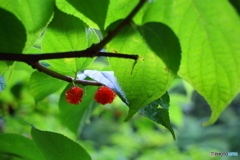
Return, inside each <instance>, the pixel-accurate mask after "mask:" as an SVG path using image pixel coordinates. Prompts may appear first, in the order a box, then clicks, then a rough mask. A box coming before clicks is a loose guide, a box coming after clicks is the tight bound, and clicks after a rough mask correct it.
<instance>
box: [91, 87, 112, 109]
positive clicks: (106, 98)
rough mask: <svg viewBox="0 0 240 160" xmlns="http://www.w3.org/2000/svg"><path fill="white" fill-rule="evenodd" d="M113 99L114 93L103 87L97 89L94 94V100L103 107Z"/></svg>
mask: <svg viewBox="0 0 240 160" xmlns="http://www.w3.org/2000/svg"><path fill="white" fill-rule="evenodd" d="M115 97H116V93H115V92H113V91H112V90H111V89H110V88H108V87H106V86H103V87H100V88H98V90H97V92H96V93H95V96H94V100H95V101H96V102H98V103H101V104H103V105H104V104H107V103H112V102H113V100H114V98H115Z"/></svg>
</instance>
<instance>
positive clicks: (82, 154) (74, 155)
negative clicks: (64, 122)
mask: <svg viewBox="0 0 240 160" xmlns="http://www.w3.org/2000/svg"><path fill="white" fill-rule="evenodd" d="M31 134H32V137H33V141H34V143H35V144H36V146H37V147H38V149H39V151H40V152H41V153H42V155H43V156H44V157H45V159H46V160H68V159H69V160H79V159H80V160H91V157H90V155H89V154H88V153H87V152H86V150H85V149H84V148H82V147H81V146H80V145H79V144H78V143H76V142H74V141H72V140H71V139H69V138H67V137H65V136H64V135H61V134H58V133H54V132H48V131H41V130H38V129H36V128H34V127H32V130H31Z"/></svg>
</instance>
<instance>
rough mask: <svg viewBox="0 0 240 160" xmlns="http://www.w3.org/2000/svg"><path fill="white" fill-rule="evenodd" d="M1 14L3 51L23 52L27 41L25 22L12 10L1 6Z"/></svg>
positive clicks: (0, 38)
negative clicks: (9, 10)
mask: <svg viewBox="0 0 240 160" xmlns="http://www.w3.org/2000/svg"><path fill="white" fill-rule="evenodd" d="M0 15H1V16H0V24H1V25H0V35H1V36H0V42H1V43H0V49H1V52H3V53H22V50H23V48H24V46H25V42H26V31H25V28H24V26H23V24H22V23H21V21H19V20H18V19H17V17H15V16H14V15H13V14H12V13H11V12H8V11H6V10H4V9H2V8H0ZM13 37H14V38H13Z"/></svg>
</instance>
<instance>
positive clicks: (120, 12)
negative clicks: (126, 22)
mask: <svg viewBox="0 0 240 160" xmlns="http://www.w3.org/2000/svg"><path fill="white" fill-rule="evenodd" d="M138 3H139V0H124V1H123V0H111V1H110V4H109V8H108V12H107V18H106V22H105V28H106V27H107V26H108V25H110V24H111V23H113V22H115V21H116V20H118V19H124V18H126V17H127V16H128V15H129V13H130V12H131V11H132V10H133V8H134V7H136V5H137V4H138ZM146 8H147V5H146V4H145V5H144V6H143V7H142V8H141V9H140V10H139V11H138V13H137V14H136V15H135V16H134V19H133V20H134V22H135V23H137V24H141V23H142V16H143V13H144V12H145V10H146Z"/></svg>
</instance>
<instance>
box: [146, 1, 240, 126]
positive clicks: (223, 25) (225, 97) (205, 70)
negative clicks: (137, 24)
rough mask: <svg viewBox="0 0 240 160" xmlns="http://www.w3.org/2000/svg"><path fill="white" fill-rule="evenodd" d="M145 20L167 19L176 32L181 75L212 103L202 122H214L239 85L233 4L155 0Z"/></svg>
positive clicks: (239, 30)
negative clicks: (179, 48) (207, 114)
mask: <svg viewBox="0 0 240 160" xmlns="http://www.w3.org/2000/svg"><path fill="white" fill-rule="evenodd" d="M223 11H224V12H223ZM219 17H221V18H219ZM143 21H144V22H150V21H158V22H163V23H166V24H168V25H169V26H170V27H171V28H172V29H173V30H174V32H175V33H176V34H177V36H178V37H179V39H180V43H181V46H182V60H181V66H180V70H179V75H180V76H181V77H182V78H183V79H185V80H186V81H187V82H188V83H190V84H191V85H192V86H193V87H194V88H195V89H196V90H197V91H198V92H199V93H200V94H201V95H202V96H203V97H204V98H205V99H206V100H207V102H208V103H209V105H210V107H211V110H212V115H211V118H210V119H209V121H208V122H206V123H204V124H203V125H204V126H206V125H210V124H213V123H214V122H215V121H216V120H217V118H218V117H219V115H220V114H221V112H222V111H223V110H224V109H225V108H226V107H227V105H228V104H229V103H230V102H231V101H232V99H233V98H234V97H235V96H236V94H237V93H238V92H239V88H240V54H239V52H240V45H239V41H240V37H239V35H240V23H239V17H238V15H237V14H236V12H235V11H234V9H233V8H232V6H231V5H230V4H229V2H228V1H227V0H212V1H208V0H195V1H190V0H183V1H174V0H162V1H155V2H154V3H152V5H151V6H150V7H149V10H148V12H147V13H146V15H145V16H144V20H143Z"/></svg>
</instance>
